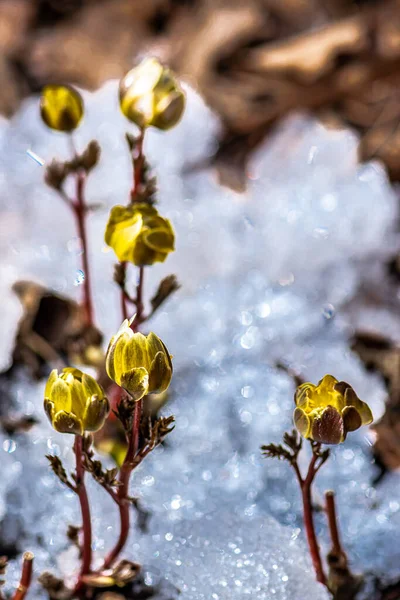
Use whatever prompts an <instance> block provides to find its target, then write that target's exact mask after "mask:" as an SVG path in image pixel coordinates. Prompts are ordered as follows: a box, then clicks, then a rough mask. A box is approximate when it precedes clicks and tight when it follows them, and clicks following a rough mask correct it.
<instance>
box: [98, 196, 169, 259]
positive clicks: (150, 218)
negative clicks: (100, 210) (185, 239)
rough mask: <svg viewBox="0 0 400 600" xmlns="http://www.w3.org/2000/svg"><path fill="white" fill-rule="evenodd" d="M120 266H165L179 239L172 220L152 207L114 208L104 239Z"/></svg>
mask: <svg viewBox="0 0 400 600" xmlns="http://www.w3.org/2000/svg"><path fill="white" fill-rule="evenodd" d="M104 239H105V242H106V244H107V245H108V246H111V248H112V249H113V250H114V252H115V254H116V255H117V258H118V260H119V261H120V262H124V261H128V262H132V263H133V264H134V265H136V266H138V267H143V266H145V265H152V264H154V263H156V262H164V260H165V259H166V258H167V256H168V254H169V253H170V252H173V251H174V249H175V235H174V230H173V229H172V225H171V223H170V221H169V220H168V219H164V218H163V217H161V216H160V215H159V214H158V211H157V209H156V208H154V206H151V205H150V204H145V203H142V204H133V205H131V206H114V207H113V208H112V209H111V212H110V216H109V218H108V223H107V227H106V232H105V236H104Z"/></svg>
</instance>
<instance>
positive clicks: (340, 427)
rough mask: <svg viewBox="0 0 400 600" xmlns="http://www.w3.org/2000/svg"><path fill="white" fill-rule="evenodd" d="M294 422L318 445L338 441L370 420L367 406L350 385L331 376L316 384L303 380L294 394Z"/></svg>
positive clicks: (302, 432)
mask: <svg viewBox="0 0 400 600" xmlns="http://www.w3.org/2000/svg"><path fill="white" fill-rule="evenodd" d="M294 400H295V404H296V409H295V411H294V424H295V426H296V428H297V430H298V431H299V433H300V434H301V435H302V436H303V437H305V438H308V439H311V440H314V441H315V442H320V443H322V444H340V443H341V442H344V441H345V439H346V436H347V434H348V433H349V432H350V431H355V430H356V429H359V428H360V427H361V426H362V425H368V424H369V423H372V421H373V416H372V412H371V409H370V408H369V406H368V404H367V403H366V402H363V401H362V400H360V399H359V398H358V396H357V395H356V393H355V391H354V390H353V388H352V387H351V386H350V385H349V384H348V383H345V382H344V381H338V380H337V379H335V377H333V376H332V375H325V376H324V377H323V378H322V379H321V381H320V382H319V383H318V385H313V384H312V383H303V384H302V385H299V387H298V388H297V390H296V392H295V396H294Z"/></svg>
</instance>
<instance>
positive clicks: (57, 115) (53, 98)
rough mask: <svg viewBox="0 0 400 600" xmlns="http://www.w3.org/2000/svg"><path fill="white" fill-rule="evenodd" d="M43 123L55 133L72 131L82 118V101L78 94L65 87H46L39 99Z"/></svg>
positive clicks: (72, 89) (69, 87)
mask: <svg viewBox="0 0 400 600" xmlns="http://www.w3.org/2000/svg"><path fill="white" fill-rule="evenodd" d="M40 113H41V116H42V119H43V121H44V122H45V123H46V125H47V126H48V127H50V128H51V129H55V130H57V131H65V132H69V131H73V130H74V129H75V128H76V127H77V126H78V125H79V123H80V121H81V119H82V117H83V100H82V97H81V95H80V94H79V92H77V91H76V90H75V89H74V88H72V87H71V86H67V85H46V86H45V87H44V88H43V91H42V95H41V99H40Z"/></svg>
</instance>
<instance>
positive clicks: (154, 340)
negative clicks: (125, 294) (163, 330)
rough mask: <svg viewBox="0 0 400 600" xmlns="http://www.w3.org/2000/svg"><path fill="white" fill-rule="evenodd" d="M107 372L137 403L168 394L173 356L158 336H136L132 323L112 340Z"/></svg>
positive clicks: (139, 334)
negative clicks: (152, 396)
mask: <svg viewBox="0 0 400 600" xmlns="http://www.w3.org/2000/svg"><path fill="white" fill-rule="evenodd" d="M106 369H107V373H108V376H109V377H110V379H112V380H113V381H115V383H117V384H118V385H119V386H120V387H122V388H123V389H124V390H125V391H126V392H128V394H129V395H130V396H131V397H132V398H133V399H134V400H140V399H141V398H143V396H146V394H152V393H161V392H164V391H165V390H166V389H167V388H168V387H169V384H170V383H171V378H172V362H171V357H170V355H169V352H168V350H167V348H166V347H165V345H164V344H163V342H162V341H161V340H160V338H159V337H157V336H156V335H155V334H154V333H149V335H147V336H145V335H143V334H142V333H134V332H133V331H132V329H131V328H130V327H129V321H128V320H125V321H124V322H123V323H122V325H121V327H120V329H119V330H118V332H117V333H116V334H115V335H114V336H113V337H112V338H111V341H110V344H109V346H108V350H107V355H106Z"/></svg>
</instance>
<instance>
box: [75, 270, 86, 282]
mask: <svg viewBox="0 0 400 600" xmlns="http://www.w3.org/2000/svg"><path fill="white" fill-rule="evenodd" d="M84 281H85V273H84V272H83V271H82V269H78V270H77V272H76V277H75V281H74V285H82V283H83V282H84Z"/></svg>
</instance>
